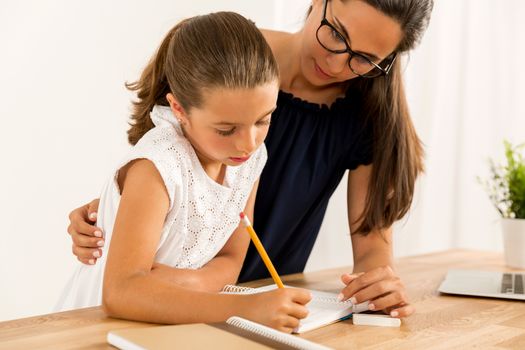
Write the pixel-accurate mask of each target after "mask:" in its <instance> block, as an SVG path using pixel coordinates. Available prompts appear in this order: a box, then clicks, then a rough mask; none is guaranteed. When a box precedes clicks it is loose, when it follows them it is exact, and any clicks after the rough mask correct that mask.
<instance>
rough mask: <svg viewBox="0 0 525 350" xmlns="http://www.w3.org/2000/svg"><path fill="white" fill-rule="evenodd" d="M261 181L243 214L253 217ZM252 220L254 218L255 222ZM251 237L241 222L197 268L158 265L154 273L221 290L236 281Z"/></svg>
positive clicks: (162, 276)
mask: <svg viewBox="0 0 525 350" xmlns="http://www.w3.org/2000/svg"><path fill="white" fill-rule="evenodd" d="M258 185H259V181H257V182H256V183H255V184H254V186H253V189H252V192H251V194H250V197H249V198H248V201H247V203H246V208H245V209H244V213H245V214H246V215H248V217H249V218H250V219H251V220H253V207H254V205H255V196H256V193H257V188H258ZM252 222H253V221H252ZM249 243H250V236H249V234H248V232H247V231H246V228H245V227H244V226H242V225H239V227H237V228H236V229H235V231H234V232H233V234H232V235H231V237H230V238H229V239H228V241H227V242H226V244H225V245H224V247H223V248H222V249H221V251H220V252H219V253H218V254H217V255H216V256H215V257H214V258H213V259H212V260H211V261H210V262H208V263H207V264H206V265H204V266H203V267H202V268H200V269H198V270H191V269H176V268H173V267H170V266H167V265H162V264H155V265H154V266H153V271H152V273H153V274H155V275H157V276H159V278H163V279H165V280H166V281H169V282H172V283H177V284H179V285H181V286H185V287H189V288H192V289H197V290H201V291H209V292H215V291H220V290H221V289H222V288H223V287H224V286H225V285H226V284H235V283H236V282H237V278H238V277H239V273H240V272H241V267H242V263H243V261H244V258H245V257H246V252H247V251H248V245H249Z"/></svg>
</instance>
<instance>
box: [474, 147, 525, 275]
mask: <svg viewBox="0 0 525 350" xmlns="http://www.w3.org/2000/svg"><path fill="white" fill-rule="evenodd" d="M504 146H505V159H506V164H496V163H495V162H494V161H493V160H492V159H490V160H489V165H490V177H489V179H488V180H486V181H481V182H482V184H483V185H484V187H485V190H486V191H487V193H488V195H489V198H490V200H491V202H492V204H493V205H494V206H495V207H496V209H497V210H498V211H499V212H500V214H501V217H502V220H501V224H502V231H503V245H504V249H505V263H506V264H507V265H508V266H510V267H517V268H525V158H524V157H523V155H522V154H521V153H520V152H521V150H522V149H523V148H524V147H525V144H522V145H519V146H513V145H512V144H511V143H510V142H508V141H504Z"/></svg>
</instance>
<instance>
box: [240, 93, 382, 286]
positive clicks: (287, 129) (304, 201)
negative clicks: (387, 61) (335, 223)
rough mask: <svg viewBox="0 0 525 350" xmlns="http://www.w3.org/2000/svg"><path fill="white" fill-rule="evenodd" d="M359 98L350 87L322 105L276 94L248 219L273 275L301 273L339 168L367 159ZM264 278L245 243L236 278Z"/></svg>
mask: <svg viewBox="0 0 525 350" xmlns="http://www.w3.org/2000/svg"><path fill="white" fill-rule="evenodd" d="M359 97H360V94H359V92H357V91H351V90H349V91H347V93H346V96H345V97H341V98H339V99H337V100H336V101H335V102H334V103H333V104H332V105H331V106H330V107H328V106H326V105H318V104H315V103H310V102H307V101H304V100H301V99H299V98H296V97H294V96H293V95H292V94H290V93H286V92H283V91H280V92H279V97H278V100H277V109H276V110H275V112H274V113H273V115H272V122H271V125H270V130H269V132H268V136H267V138H266V141H265V144H266V147H267V150H268V162H267V163H266V167H265V168H264V170H263V172H262V174H261V178H260V183H259V189H258V192H257V198H256V202H255V212H254V223H253V224H254V229H255V231H256V232H257V234H258V235H259V238H260V239H261V241H262V243H263V245H264V247H265V248H266V251H267V252H268V255H269V256H270V258H271V259H272V262H273V263H274V265H275V268H276V269H277V272H278V273H279V274H283V275H284V274H290V273H296V272H302V271H303V269H304V266H305V265H306V261H307V260H308V256H309V255H310V252H311V251H312V247H313V245H314V243H315V240H316V238H317V234H318V233H319V229H320V227H321V223H322V221H323V217H324V214H325V211H326V207H327V205H328V201H329V199H330V197H331V195H332V194H333V192H334V191H335V189H336V187H337V185H338V184H339V182H340V181H341V178H342V177H343V175H344V173H345V171H346V170H347V169H355V168H357V167H358V166H359V165H361V164H370V163H371V161H372V132H371V126H370V125H369V123H366V121H365V118H364V116H363V115H362V114H361V113H359V108H360V98H359ZM341 220H345V221H346V220H347V219H346V218H344V219H343V218H341ZM265 277H269V273H268V272H267V270H266V267H265V265H264V263H263V262H262V260H261V258H260V257H259V254H258V253H257V250H256V249H255V247H254V246H253V244H250V247H249V249H248V254H247V256H246V260H245V261H244V265H243V268H242V271H241V274H240V277H239V282H243V281H250V280H254V279H259V278H265Z"/></svg>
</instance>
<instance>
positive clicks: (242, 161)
mask: <svg viewBox="0 0 525 350" xmlns="http://www.w3.org/2000/svg"><path fill="white" fill-rule="evenodd" d="M230 159H231V160H233V161H234V162H237V163H244V162H246V161H247V160H248V159H250V156H248V157H230Z"/></svg>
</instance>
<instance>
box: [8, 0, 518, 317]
mask: <svg viewBox="0 0 525 350" xmlns="http://www.w3.org/2000/svg"><path fill="white" fill-rule="evenodd" d="M308 3H309V2H308V1H306V0H294V1H290V0H287V1H278V0H275V1H274V2H264V1H242V0H230V1H227V0H219V1H218V0H213V1H212V0H208V1H194V2H187V1H174V0H170V1H160V0H158V1H151V2H143V1H124V0H119V1H111V2H109V1H102V0H94V1H90V2H79V1H76V2H72V1H65V0H55V1H51V0H46V1H30V0H18V1H15V0H9V1H3V2H2V3H1V4H0V77H1V84H0V128H1V131H2V136H1V137H0V152H1V153H0V161H1V164H2V167H1V171H0V223H1V224H0V225H1V226H0V258H1V261H2V263H1V264H0V321H2V320H8V319H14V318H20V317H26V316H31V315H36V314H43V313H48V312H50V311H51V308H52V307H53V305H54V303H55V302H56V300H57V298H58V295H59V293H60V291H61V289H62V287H63V286H64V283H65V281H66V280H67V278H68V277H69V275H70V273H71V272H72V270H73V268H74V266H75V264H76V260H75V259H74V258H73V256H72V255H71V242H70V239H69V236H68V235H67V233H66V227H67V225H68V218H67V214H68V213H69V211H70V210H71V209H72V208H74V207H77V206H79V205H80V204H83V203H85V202H87V201H88V200H91V199H92V198H94V197H96V196H98V194H99V191H100V189H101V186H102V184H103V182H104V181H105V180H106V179H107V177H108V175H109V174H110V173H111V171H112V169H113V166H114V164H115V162H116V161H117V160H118V159H119V157H120V156H122V155H123V154H124V152H125V151H126V149H127V147H128V145H127V142H126V133H125V131H126V129H127V124H126V123H127V118H128V114H129V106H130V103H129V101H130V98H131V94H130V93H129V92H127V91H126V89H125V88H124V82H125V81H133V80H134V79H136V78H137V77H138V75H139V74H140V72H141V69H142V68H143V67H144V65H145V64H146V63H147V61H148V60H149V58H150V57H151V55H152V54H153V52H154V51H155V49H156V48H157V46H158V45H159V43H160V41H161V39H162V38H163V36H164V34H165V33H166V32H167V31H168V30H169V29H170V28H171V27H172V26H173V25H174V24H175V23H176V22H177V21H179V20H180V19H182V18H185V17H188V16H192V15H196V14H203V13H208V12H212V11H217V10H231V11H236V12H239V13H241V14H243V15H245V16H247V17H249V18H251V19H253V20H254V21H255V22H256V23H257V25H258V26H259V27H261V28H272V29H280V30H289V31H293V30H296V29H297V28H299V27H300V25H301V21H302V18H304V13H305V10H306V7H307V5H308ZM524 14H525V4H524V3H522V2H520V1H519V0H509V1H506V2H498V1H489V0H464V1H461V2H457V1H454V0H440V1H438V2H437V3H436V5H435V11H434V14H433V19H432V22H431V26H430V28H429V30H428V32H427V34H426V36H425V38H424V40H423V44H422V45H421V46H420V47H419V48H418V49H417V50H416V51H414V52H413V53H412V55H411V57H410V61H409V62H408V64H407V68H406V78H407V79H406V81H407V94H408V97H409V100H410V105H411V110H412V113H413V119H414V123H415V124H416V128H417V130H418V132H419V134H420V136H421V138H422V140H423V142H424V144H425V150H426V154H427V161H426V166H427V172H426V175H424V176H423V177H422V178H421V179H420V181H419V182H418V185H417V193H416V198H415V201H414V206H413V209H412V211H411V213H410V214H409V216H408V217H407V218H406V219H405V220H403V222H402V223H400V224H398V225H396V230H395V253H396V256H404V255H412V254H419V253H425V252H431V251H437V250H443V249H449V248H454V247H466V248H473V249H486V250H501V239H500V237H499V234H500V232H499V223H498V216H497V213H496V212H495V210H494V209H493V208H492V207H491V205H490V203H489V202H488V200H487V196H486V195H485V193H484V192H483V190H482V189H481V188H480V186H479V185H478V184H477V183H476V176H477V175H481V176H483V175H485V174H486V158H487V157H489V156H492V157H496V158H501V155H502V146H501V144H502V139H503V138H507V139H509V140H511V141H514V142H523V141H525V111H524V107H523V105H522V104H520V103H519V102H521V101H520V97H521V98H522V96H525V94H524V92H525V91H524V89H523V83H524V82H525V77H524V73H523V70H522V69H521V60H522V57H523V56H524V54H525V48H524V44H523V43H525V38H524V37H523V36H524V34H523V33H525V28H524V27H525V25H524V24H520V23H519V19H520V18H522V17H523V15H524ZM342 184H343V186H340V188H339V189H338V191H337V192H336V194H335V195H334V197H333V198H332V201H331V203H330V206H329V210H328V213H327V216H326V218H325V221H324V223H323V228H322V231H321V233H320V236H319V239H318V241H317V243H316V246H315V248H314V252H313V253H312V256H311V258H310V260H309V263H308V265H307V269H308V270H316V269H321V268H326V267H332V266H340V265H348V264H350V263H351V261H352V254H351V245H350V240H349V238H348V228H347V222H346V214H345V211H346V203H345V186H344V184H345V180H343V182H342Z"/></svg>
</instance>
